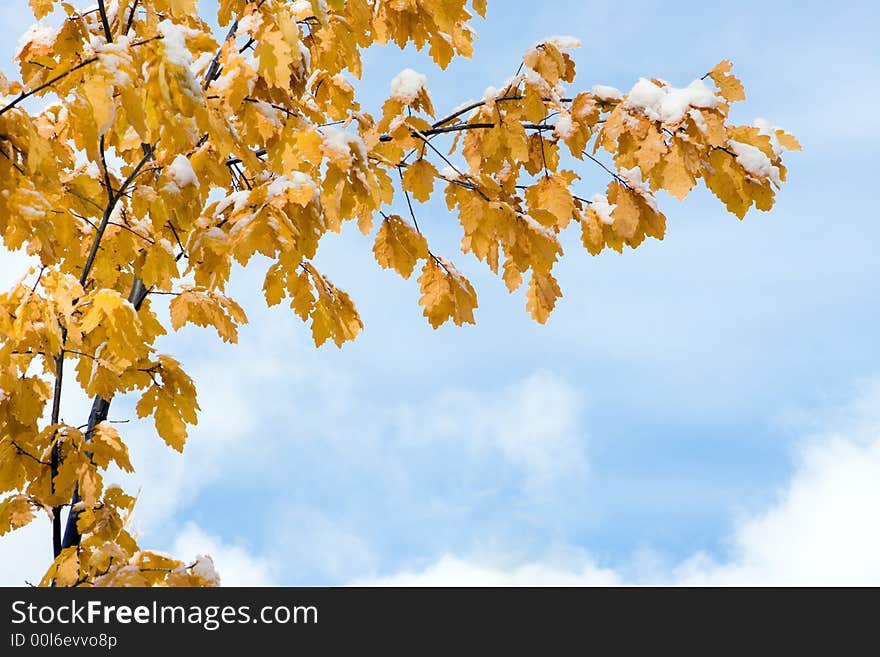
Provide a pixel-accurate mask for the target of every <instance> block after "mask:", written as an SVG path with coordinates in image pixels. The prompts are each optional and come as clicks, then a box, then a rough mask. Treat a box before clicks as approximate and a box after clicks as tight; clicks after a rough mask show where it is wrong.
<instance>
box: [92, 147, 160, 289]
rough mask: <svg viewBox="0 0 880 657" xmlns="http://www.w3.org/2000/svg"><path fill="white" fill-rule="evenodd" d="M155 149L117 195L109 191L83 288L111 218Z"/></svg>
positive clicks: (130, 175)
mask: <svg viewBox="0 0 880 657" xmlns="http://www.w3.org/2000/svg"><path fill="white" fill-rule="evenodd" d="M102 141H103V140H102ZM154 148H156V146H155V145H153V146H151V147H149V150H148V151H147V150H146V149H145V152H144V157H143V158H142V159H141V161H140V162H138V165H137V166H136V167H135V168H134V171H132V172H131V173H130V174H129V175H128V178H126V179H125V180H124V181H123V183H122V185H120V186H119V189H118V190H116V192H115V193H114V192H113V191H112V190H110V189H108V190H107V193H108V195H109V197H110V200H109V202H108V203H107V207H106V208H105V209H104V216H103V217H101V223H100V224H99V225H98V231H97V234H96V235H95V241H94V242H92V248H91V250H90V251H89V256H88V258H86V264H85V265H84V266H83V270H82V274H81V275H80V277H79V284H80V285H82V286H83V287H85V285H86V281H88V280H89V273H90V272H91V271H92V266H93V265H94V264H95V257H97V255H98V249H99V248H100V246H101V239H102V238H103V237H104V231H106V230H107V225H108V224H109V223H110V217H111V216H113V210H115V209H116V204H117V203H118V202H119V199H121V198H122V195H123V194H125V192H126V190H127V189H128V186H129V185H131V183H132V181H133V180H134V179H135V178H136V177H137V175H138V174H139V173H140V171H141V169H143V168H144V165H146V163H147V162H148V161H149V160H150V158H151V157H153V149H154ZM108 180H109V177H108Z"/></svg>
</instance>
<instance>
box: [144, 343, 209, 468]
mask: <svg viewBox="0 0 880 657" xmlns="http://www.w3.org/2000/svg"><path fill="white" fill-rule="evenodd" d="M150 372H151V373H152V376H153V385H151V386H150V387H149V388H147V390H146V392H145V393H144V394H143V396H142V397H141V398H140V400H139V401H138V403H137V406H136V409H135V410H136V411H137V414H138V417H140V418H145V417H147V416H148V415H152V416H153V420H154V422H155V425H156V431H157V432H158V434H159V436H160V437H161V438H162V439H163V440H164V441H165V442H166V443H167V444H168V446H169V447H172V448H174V449H176V450H177V451H178V452H182V451H183V445H184V443H185V442H186V438H187V430H186V425H187V424H196V423H197V422H198V417H197V415H196V411H197V410H198V408H199V405H198V403H197V401H196V388H195V385H194V384H193V382H192V379H191V378H190V377H189V376H188V375H187V374H186V372H184V371H183V370H182V369H181V368H180V363H178V362H177V361H176V360H174V359H173V358H171V357H170V356H159V359H158V362H157V363H155V364H154V365H153V367H151V368H150Z"/></svg>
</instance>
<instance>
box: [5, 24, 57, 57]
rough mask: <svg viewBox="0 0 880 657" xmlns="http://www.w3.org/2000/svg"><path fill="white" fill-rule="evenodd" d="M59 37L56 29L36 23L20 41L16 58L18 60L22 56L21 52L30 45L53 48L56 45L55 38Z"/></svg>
mask: <svg viewBox="0 0 880 657" xmlns="http://www.w3.org/2000/svg"><path fill="white" fill-rule="evenodd" d="M57 36H58V30H57V29H55V28H54V27H50V26H49V25H44V24H43V23H34V24H33V25H31V26H30V27H29V28H28V30H27V32H25V33H24V34H22V35H21V38H20V39H19V40H18V49H17V50H16V51H15V58H16V59H18V58H19V57H20V56H21V51H22V50H24V49H25V48H26V47H27V46H28V45H34V46H38V47H39V46H42V47H45V48H49V47H51V46H52V44H53V43H55V38H56V37H57Z"/></svg>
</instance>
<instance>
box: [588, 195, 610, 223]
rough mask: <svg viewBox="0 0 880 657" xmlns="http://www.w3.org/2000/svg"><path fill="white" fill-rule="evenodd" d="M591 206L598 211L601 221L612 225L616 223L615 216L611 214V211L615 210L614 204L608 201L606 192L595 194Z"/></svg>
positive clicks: (591, 199)
mask: <svg viewBox="0 0 880 657" xmlns="http://www.w3.org/2000/svg"><path fill="white" fill-rule="evenodd" d="M590 207H591V208H593V210H595V211H596V215H597V216H598V217H599V221H601V222H602V223H603V224H608V225H609V226H610V225H611V224H613V223H614V217H612V216H611V213H612V212H613V211H614V206H613V205H611V204H610V203H609V202H608V199H607V198H606V197H605V195H604V194H594V195H593V196H592V197H591V198H590Z"/></svg>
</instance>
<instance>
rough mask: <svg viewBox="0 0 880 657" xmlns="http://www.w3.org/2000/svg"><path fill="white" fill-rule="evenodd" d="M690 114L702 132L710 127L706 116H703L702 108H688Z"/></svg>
mask: <svg viewBox="0 0 880 657" xmlns="http://www.w3.org/2000/svg"><path fill="white" fill-rule="evenodd" d="M688 116H689V117H691V120H692V121H693V122H694V125H695V126H697V130H699V131H700V132H702V133H705V132H706V130H708V129H709V126H708V125H706V117H705V116H703V113H702V112H701V111H700V110H698V109H695V108H691V109H689V110H688Z"/></svg>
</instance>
